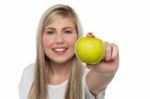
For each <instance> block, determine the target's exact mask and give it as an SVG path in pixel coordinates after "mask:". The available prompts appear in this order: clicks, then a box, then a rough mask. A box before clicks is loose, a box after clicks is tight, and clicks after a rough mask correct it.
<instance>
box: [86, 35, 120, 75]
mask: <svg viewBox="0 0 150 99" xmlns="http://www.w3.org/2000/svg"><path fill="white" fill-rule="evenodd" d="M87 36H94V35H93V34H92V33H88V34H87ZM87 67H88V68H89V69H90V70H93V71H95V72H97V73H100V74H102V75H104V76H107V75H110V76H111V75H112V76H113V75H114V74H115V72H116V71H117V69H118V67H119V50H118V46H117V45H116V44H115V43H108V42H105V54H104V57H103V59H102V60H101V61H100V62H99V63H97V64H87Z"/></svg>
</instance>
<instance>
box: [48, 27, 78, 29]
mask: <svg viewBox="0 0 150 99" xmlns="http://www.w3.org/2000/svg"><path fill="white" fill-rule="evenodd" d="M45 29H53V30H55V28H53V27H45ZM65 29H75V28H73V27H64V28H62V30H65Z"/></svg>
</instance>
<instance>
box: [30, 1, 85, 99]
mask: <svg viewBox="0 0 150 99" xmlns="http://www.w3.org/2000/svg"><path fill="white" fill-rule="evenodd" d="M60 17H62V18H65V17H67V18H71V19H72V20H73V22H74V23H75V25H76V30H77V35H78V38H79V37H81V36H82V28H81V25H80V21H79V19H78V16H77V14H76V12H75V11H74V10H73V8H71V7H70V6H68V5H63V4H57V5H54V6H52V7H50V8H49V9H48V10H47V11H46V12H45V13H44V14H43V16H42V18H41V20H40V23H39V27H38V31H37V48H36V49H37V53H36V55H37V56H36V61H35V76H34V80H33V83H32V86H31V88H30V91H29V94H28V99H46V98H47V96H48V90H47V82H46V66H47V64H49V59H48V58H47V57H46V55H45V54H44V50H43V45H42V36H43V31H44V30H43V28H44V27H45V26H46V25H48V24H49V23H51V22H53V21H54V20H56V19H57V18H60ZM70 75H71V76H70V79H69V82H68V85H67V88H66V94H65V98H64V99H81V98H82V64H81V63H80V62H79V61H78V60H77V58H76V56H75V57H74V63H73V66H72V71H71V74H70Z"/></svg>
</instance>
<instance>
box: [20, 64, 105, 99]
mask: <svg viewBox="0 0 150 99" xmlns="http://www.w3.org/2000/svg"><path fill="white" fill-rule="evenodd" d="M83 70H84V74H83V77H82V86H83V89H82V93H83V94H82V99H104V96H105V90H103V91H101V92H100V93H99V94H98V96H97V97H96V98H95V97H94V96H93V95H92V94H91V93H90V91H89V88H88V86H87V83H86V75H87V73H88V72H89V69H87V68H86V66H83ZM33 76H34V64H31V65H29V66H28V67H26V68H25V69H24V71H23V74H22V77H21V80H20V84H19V96H20V99H27V96H28V93H29V90H30V87H31V85H32V81H33ZM67 82H68V80H65V81H64V82H63V83H61V84H60V85H47V86H48V99H64V95H65V88H66V86H67Z"/></svg>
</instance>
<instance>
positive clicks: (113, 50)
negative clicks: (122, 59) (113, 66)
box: [111, 43, 118, 59]
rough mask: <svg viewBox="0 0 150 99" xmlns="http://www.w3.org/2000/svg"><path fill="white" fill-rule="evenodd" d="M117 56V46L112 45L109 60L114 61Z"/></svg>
mask: <svg viewBox="0 0 150 99" xmlns="http://www.w3.org/2000/svg"><path fill="white" fill-rule="evenodd" d="M117 56H118V46H117V45H116V44H114V43H112V55H111V59H115V58H116V57H117Z"/></svg>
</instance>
